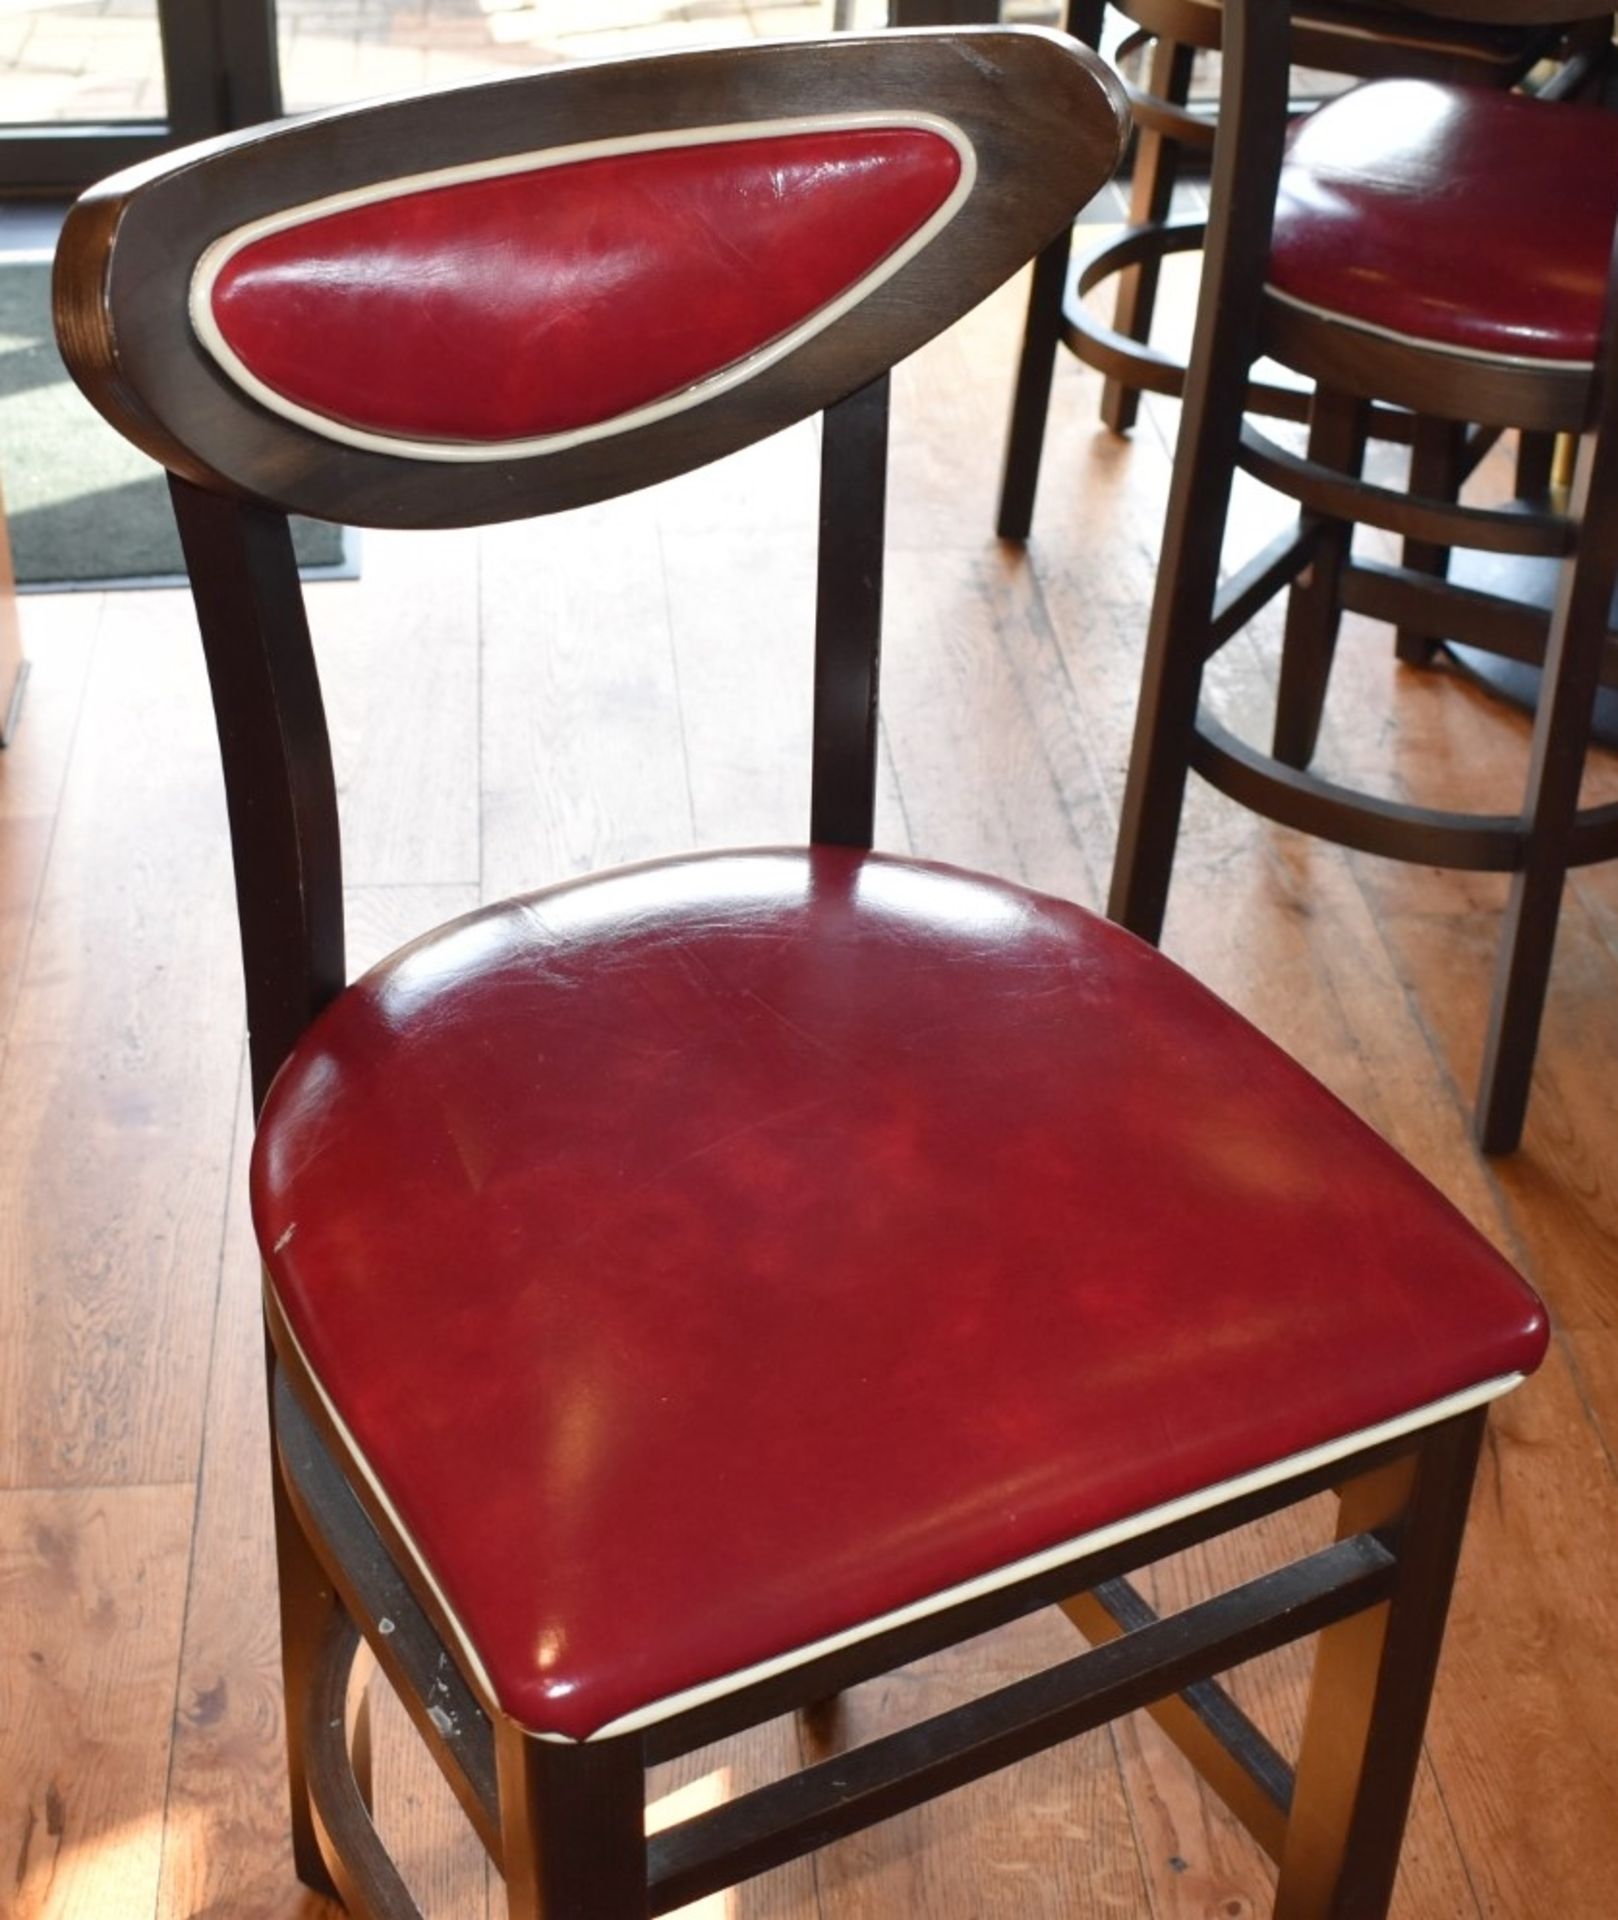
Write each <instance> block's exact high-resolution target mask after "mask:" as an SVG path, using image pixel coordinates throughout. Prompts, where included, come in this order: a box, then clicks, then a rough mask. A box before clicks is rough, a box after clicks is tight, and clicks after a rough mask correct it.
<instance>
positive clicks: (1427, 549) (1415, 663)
mask: <svg viewBox="0 0 1618 1920" xmlns="http://www.w3.org/2000/svg"><path fill="white" fill-rule="evenodd" d="M1525 451H1526V442H1525ZM1465 461H1466V425H1465V423H1464V422H1463V421H1460V420H1439V419H1435V418H1433V417H1431V416H1429V415H1422V416H1421V417H1420V418H1418V419H1417V421H1416V426H1415V435H1414V438H1413V440H1412V442H1411V448H1410V491H1411V492H1412V493H1415V494H1421V495H1424V496H1425V497H1427V498H1428V499H1434V500H1455V499H1458V498H1459V497H1460V491H1461V477H1462V468H1463V466H1464V465H1465ZM1520 473H1521V468H1520V467H1519V474H1520ZM1404 564H1405V565H1406V566H1407V567H1409V568H1411V569H1412V571H1414V572H1416V573H1431V574H1435V575H1439V576H1442V575H1443V574H1445V573H1447V572H1448V571H1449V548H1448V547H1437V546H1434V545H1433V544H1432V543H1431V542H1430V541H1427V540H1407V541H1406V542H1405V546H1404ZM1442 644H1443V635H1442V634H1433V633H1420V632H1418V631H1417V630H1416V629H1415V628H1413V627H1401V628H1400V629H1399V631H1398V633H1397V634H1395V636H1394V642H1393V651H1394V654H1395V655H1396V657H1397V658H1398V659H1400V660H1402V661H1403V662H1404V663H1405V665H1406V666H1407V667H1425V666H1427V665H1428V664H1429V663H1430V662H1431V660H1432V657H1433V655H1434V654H1435V653H1436V652H1437V651H1438V649H1439V647H1440V646H1441V645H1442Z"/></svg>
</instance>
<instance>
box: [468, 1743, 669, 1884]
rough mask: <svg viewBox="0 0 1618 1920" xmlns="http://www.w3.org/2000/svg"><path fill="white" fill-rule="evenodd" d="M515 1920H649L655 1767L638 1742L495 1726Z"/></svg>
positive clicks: (505, 1854)
mask: <svg viewBox="0 0 1618 1920" xmlns="http://www.w3.org/2000/svg"><path fill="white" fill-rule="evenodd" d="M495 1752H496V1759H497V1763H498V1767H499V1776H500V1832H501V1853H502V1857H503V1863H504V1868H505V1876H506V1908H507V1912H508V1914H509V1916H510V1920H646V1913H647V1909H648V1905H649V1899H648V1892H647V1885H646V1833H645V1822H646V1758H645V1751H644V1748H643V1746H642V1743H641V1742H640V1741H639V1740H638V1739H636V1738H634V1737H633V1736H625V1737H623V1738H621V1739H616V1740H603V1741H600V1742H596V1741H585V1742H581V1743H577V1744H574V1743H563V1742H560V1741H551V1740H539V1739H536V1738H535V1737H534V1736H533V1735H532V1734H528V1733H525V1732H524V1731H523V1729H522V1728H521V1727H517V1726H513V1725H512V1724H511V1722H509V1721H499V1722H497V1723H496V1727H495Z"/></svg>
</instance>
